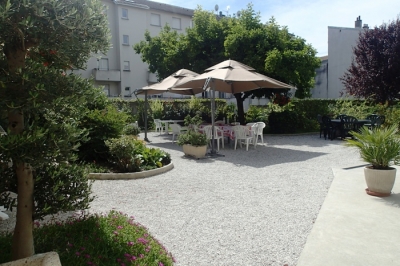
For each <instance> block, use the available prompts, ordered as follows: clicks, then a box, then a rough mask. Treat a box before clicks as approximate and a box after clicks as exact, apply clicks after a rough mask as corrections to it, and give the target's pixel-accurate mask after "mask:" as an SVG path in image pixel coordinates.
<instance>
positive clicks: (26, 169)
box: [3, 45, 35, 260]
mask: <svg viewBox="0 0 400 266" xmlns="http://www.w3.org/2000/svg"><path fill="white" fill-rule="evenodd" d="M3 51H4V53H5V55H6V57H7V63H8V69H9V70H10V72H11V73H15V72H16V71H17V70H18V69H19V68H23V67H24V66H25V55H26V50H25V49H24V48H22V49H21V48H18V47H15V46H12V45H11V46H10V45H5V46H4V47H3ZM10 89H15V88H10ZM8 127H9V129H10V131H11V133H12V134H21V133H22V132H23V131H24V114H23V113H22V112H21V111H19V110H15V109H14V110H10V111H9V112H8ZM13 163H14V167H15V171H16V176H17V193H18V196H17V221H16V224H15V228H14V235H13V240H12V259H13V260H18V259H23V258H26V257H30V256H32V255H34V253H35V250H34V245H33V174H32V169H31V167H30V165H28V164H26V163H23V162H18V161H14V162H13Z"/></svg>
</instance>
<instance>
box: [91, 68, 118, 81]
mask: <svg viewBox="0 0 400 266" xmlns="http://www.w3.org/2000/svg"><path fill="white" fill-rule="evenodd" d="M93 76H94V79H95V80H96V81H121V71H120V70H115V69H113V70H99V69H97V68H95V69H93Z"/></svg>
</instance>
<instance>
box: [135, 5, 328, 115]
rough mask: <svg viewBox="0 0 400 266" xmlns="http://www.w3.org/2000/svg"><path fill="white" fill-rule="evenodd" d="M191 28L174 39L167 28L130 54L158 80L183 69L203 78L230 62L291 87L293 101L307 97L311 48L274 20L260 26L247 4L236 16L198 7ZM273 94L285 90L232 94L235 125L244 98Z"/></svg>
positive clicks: (314, 61)
mask: <svg viewBox="0 0 400 266" xmlns="http://www.w3.org/2000/svg"><path fill="white" fill-rule="evenodd" d="M193 24H194V27H193V28H189V29H187V30H186V35H183V34H181V35H176V33H172V32H171V30H170V28H169V27H166V28H164V29H163V31H162V33H161V34H160V35H159V36H156V37H152V38H149V35H148V33H147V34H146V41H143V42H141V43H139V44H137V45H135V46H134V49H135V52H136V53H138V54H141V56H142V60H143V61H144V62H147V63H148V64H149V65H150V70H151V71H153V72H157V73H158V74H159V78H160V79H162V78H165V77H166V76H168V75H170V74H171V73H172V72H174V71H176V70H177V69H180V68H182V67H184V68H188V69H190V70H193V71H195V72H198V73H203V72H204V69H206V68H208V67H210V66H212V65H215V64H217V63H220V62H221V61H223V60H226V59H228V58H230V59H233V60H237V61H239V62H243V63H244V64H247V65H249V66H252V67H253V68H254V69H255V70H256V71H257V72H260V73H262V74H266V75H268V76H270V77H272V78H275V79H278V80H281V81H283V82H286V83H289V84H292V85H294V86H296V87H297V88H298V92H297V93H296V96H298V97H301V98H303V97H309V96H310V88H312V87H313V85H314V83H313V82H314V77H315V69H316V68H317V67H318V66H319V64H320V60H319V59H318V58H316V57H315V55H316V51H315V49H314V48H312V47H311V46H310V45H308V44H306V43H305V40H304V39H301V38H299V37H296V36H294V35H293V34H290V33H289V32H288V29H287V28H286V27H281V26H279V25H278V24H277V23H276V22H275V20H274V19H273V18H272V19H271V20H270V21H269V22H268V23H266V24H263V23H261V20H260V15H259V14H258V13H257V14H256V13H255V12H254V10H253V6H252V4H249V5H248V7H247V9H245V10H242V12H241V16H239V17H222V18H219V17H216V16H215V14H213V12H209V11H204V10H202V9H201V7H199V8H198V9H196V11H195V15H194V18H193ZM166 34H167V36H168V38H167V37H166ZM172 40H173V41H172ZM155 47H156V49H155ZM151 48H152V49H155V50H154V51H153V52H152V53H150V52H148V51H149V49H151ZM167 55H168V56H167ZM170 66H171V67H170ZM166 68H168V73H166V72H165V70H166ZM161 73H162V74H161ZM277 92H279V93H286V92H287V90H278V91H276V90H270V89H259V90H254V91H249V92H246V93H237V94H235V97H236V101H237V106H238V116H239V120H240V121H241V122H244V111H243V101H244V100H245V99H246V98H247V97H253V98H254V97H260V98H261V97H263V96H265V97H269V96H271V95H272V93H277Z"/></svg>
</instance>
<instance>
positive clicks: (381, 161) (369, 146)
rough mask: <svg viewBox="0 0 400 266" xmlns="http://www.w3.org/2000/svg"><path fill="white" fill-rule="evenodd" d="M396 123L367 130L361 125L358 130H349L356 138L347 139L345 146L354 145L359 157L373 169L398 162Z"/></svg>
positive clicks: (399, 156)
mask: <svg viewBox="0 0 400 266" xmlns="http://www.w3.org/2000/svg"><path fill="white" fill-rule="evenodd" d="M397 132H398V129H397V125H393V126H390V127H387V128H374V129H372V130H369V129H368V128H367V127H362V128H361V129H360V132H354V131H352V132H350V133H351V134H352V135H353V136H354V137H355V138H356V139H354V140H353V139H351V140H347V143H346V144H347V146H351V147H356V148H358V150H359V152H360V156H361V158H362V159H363V160H364V161H366V162H368V163H370V164H371V165H372V166H373V168H375V169H386V168H388V167H389V166H390V165H391V164H394V163H395V164H398V163H399V162H400V138H399V135H397Z"/></svg>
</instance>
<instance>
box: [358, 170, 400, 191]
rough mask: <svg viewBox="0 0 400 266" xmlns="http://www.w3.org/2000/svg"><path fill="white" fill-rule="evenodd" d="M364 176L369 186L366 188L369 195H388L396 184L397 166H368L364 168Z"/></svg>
mask: <svg viewBox="0 0 400 266" xmlns="http://www.w3.org/2000/svg"><path fill="white" fill-rule="evenodd" d="M364 176H365V182H366V183H367V187H368V188H367V189H366V192H367V194H368V195H372V196H377V197H387V196H390V193H391V192H392V189H393V186H394V181H395V179H396V168H393V167H390V168H389V169H373V168H371V166H367V167H365V168H364Z"/></svg>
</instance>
